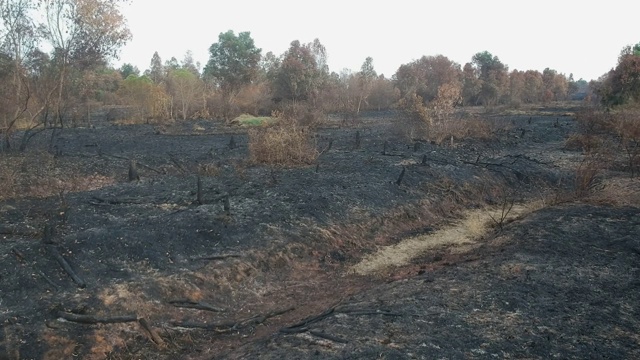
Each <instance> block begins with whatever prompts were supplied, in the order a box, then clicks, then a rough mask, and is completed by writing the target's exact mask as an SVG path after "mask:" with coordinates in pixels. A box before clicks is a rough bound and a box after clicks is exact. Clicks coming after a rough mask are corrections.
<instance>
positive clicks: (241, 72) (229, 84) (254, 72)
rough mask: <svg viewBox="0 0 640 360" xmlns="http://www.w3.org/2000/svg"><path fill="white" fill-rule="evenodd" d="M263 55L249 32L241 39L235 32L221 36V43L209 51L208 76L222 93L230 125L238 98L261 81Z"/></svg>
mask: <svg viewBox="0 0 640 360" xmlns="http://www.w3.org/2000/svg"><path fill="white" fill-rule="evenodd" d="M261 52H262V49H259V48H257V47H256V46H255V44H254V41H253V39H252V38H251V33H250V32H248V31H246V32H241V33H239V34H238V35H237V36H236V34H235V33H234V32H233V31H232V30H229V31H227V32H226V33H220V35H218V42H217V43H214V44H213V45H211V47H210V48H209V61H208V62H207V65H206V66H205V68H204V75H205V77H207V78H210V79H212V80H213V81H214V82H215V84H216V85H217V87H218V89H219V90H220V91H221V92H222V97H223V103H224V109H223V116H224V118H225V120H227V121H228V120H229V117H230V115H231V114H230V110H231V106H232V103H233V98H234V96H235V95H237V94H238V92H239V91H240V90H241V89H242V87H244V86H247V85H249V84H251V82H252V81H254V80H255V79H256V78H257V76H258V73H259V70H260V57H261Z"/></svg>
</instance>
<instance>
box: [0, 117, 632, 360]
mask: <svg viewBox="0 0 640 360" xmlns="http://www.w3.org/2000/svg"><path fill="white" fill-rule="evenodd" d="M529 119H530V117H529V116H509V117H501V118H496V119H493V120H492V121H495V122H496V123H497V124H498V125H497V126H496V128H495V129H496V130H495V133H496V138H495V139H493V140H490V141H480V140H471V139H469V140H465V139H454V144H453V147H451V144H450V143H448V142H447V144H442V145H436V144H432V143H419V144H418V145H416V144H415V142H413V141H411V140H409V139H407V138H406V137H403V136H402V135H401V134H400V132H399V131H397V128H398V126H397V121H398V117H397V114H394V113H382V114H373V115H372V116H369V117H366V118H365V121H363V123H362V124H360V125H359V126H357V127H349V128H340V127H337V126H335V127H329V128H324V129H320V130H319V131H318V134H317V135H316V137H315V141H316V145H317V147H318V149H320V150H325V151H324V152H323V153H322V155H321V156H320V157H319V160H318V162H317V163H314V164H310V165H309V166H306V167H298V168H272V167H267V166H258V165H254V164H252V163H251V162H250V161H249V155H248V146H247V140H248V139H247V136H246V132H245V131H243V130H242V129H239V128H228V127H224V126H222V125H220V124H219V123H216V122H209V121H197V122H186V123H180V124H177V125H168V126H163V127H159V126H151V125H135V126H112V125H109V124H105V123H102V124H98V126H97V127H96V128H91V129H65V130H64V131H63V132H62V133H61V134H60V135H59V136H58V137H57V138H56V141H55V147H54V149H55V150H54V152H55V154H56V155H55V158H54V159H53V160H51V162H53V163H55V166H56V167H57V168H58V169H59V171H67V172H73V173H74V174H81V175H84V176H93V177H94V178H99V179H103V180H104V179H107V180H104V181H105V182H106V183H107V185H106V186H96V187H95V188H96V190H92V191H81V192H68V193H66V194H64V195H63V196H52V197H49V198H45V199H36V198H27V199H21V200H11V201H7V202H5V203H2V204H0V219H1V221H2V223H1V224H0V230H1V232H2V235H1V238H0V239H1V240H0V259H1V262H0V321H2V331H1V332H0V336H1V337H2V338H1V339H0V341H1V343H2V347H1V350H2V351H0V354H2V355H3V356H5V355H6V356H5V357H7V358H9V359H11V358H20V359H30V358H52V359H53V358H71V357H73V356H74V355H75V356H80V357H83V358H96V359H98V358H113V359H119V358H154V359H155V358H171V359H174V358H204V359H207V358H218V357H240V358H260V357H264V358H275V357H285V358H292V357H293V358H300V357H302V358H305V357H314V356H318V357H320V358H323V357H336V358H349V357H351V358H370V357H372V356H373V357H375V356H374V355H375V354H382V355H384V356H385V357H386V358H411V357H412V356H414V357H417V358H431V357H490V356H493V354H497V356H498V357H527V356H528V357H541V358H547V357H553V356H556V357H561V358H563V357H584V355H588V354H596V356H597V357H600V356H602V357H612V358H616V357H629V356H631V355H633V354H635V353H636V351H637V350H636V349H637V347H638V342H637V341H638V340H637V336H636V335H634V334H635V333H637V330H638V329H637V324H636V321H637V319H638V314H637V307H636V304H637V295H636V294H637V285H638V282H637V281H636V280H634V279H635V278H637V276H636V275H637V265H638V258H637V256H639V255H638V254H637V251H639V250H638V246H637V244H635V243H633V241H635V240H634V236H636V235H637V234H638V233H639V232H638V209H637V208H635V207H627V208H612V207H597V206H592V205H580V204H578V205H566V206H557V207H552V208H547V209H543V210H541V211H540V212H537V213H535V214H533V215H531V216H530V217H528V218H526V219H525V220H522V221H518V222H514V223H512V224H509V226H508V227H507V228H505V229H504V231H503V232H502V233H501V234H500V235H499V236H498V237H495V238H491V237H489V238H487V239H486V244H485V245H484V246H483V247H481V248H479V249H476V250H474V252H472V253H469V254H458V255H454V254H450V253H449V252H448V251H445V250H442V254H437V256H434V255H433V254H430V255H425V256H423V258H420V259H419V260H416V263H415V264H413V265H412V266H411V267H409V268H407V269H404V270H403V269H399V270H398V273H399V274H400V273H402V274H403V275H401V276H400V275H398V276H396V277H394V276H390V277H389V278H384V279H381V278H379V277H372V278H367V277H360V276H356V275H352V274H350V273H349V272H348V269H349V267H350V266H352V265H353V264H355V263H356V262H357V261H358V260H359V259H360V258H361V257H362V255H363V254H365V253H370V252H373V251H375V250H376V247H377V246H380V245H385V244H389V243H393V242H395V241H398V240H400V239H402V238H403V237H405V236H408V235H411V234H414V233H417V232H421V231H429V230H431V229H433V228H437V227H441V226H446V222H447V220H448V219H449V220H450V219H452V218H454V217H456V216H457V215H458V214H459V212H460V211H462V210H463V209H464V208H466V207H480V206H485V205H487V204H489V205H492V204H493V205H500V204H501V202H504V201H505V199H506V198H507V197H508V198H509V199H511V198H513V199H515V200H516V201H525V200H531V199H535V198H537V197H542V196H545V194H546V193H547V192H548V191H550V190H551V189H552V188H553V190H554V191H555V190H557V188H558V187H560V188H562V187H564V186H570V185H571V182H572V179H573V177H574V175H573V174H574V170H575V167H576V166H577V164H578V163H579V162H580V160H581V158H582V154H580V153H579V152H572V151H566V150H564V140H565V139H566V137H567V136H568V135H569V134H570V133H571V131H572V128H573V122H572V120H571V118H569V117H561V116H560V113H558V116H555V115H554V116H537V117H536V116H534V117H533V118H531V121H530V120H529ZM357 134H359V135H358V136H359V137H360V139H361V143H360V144H359V146H357V144H356V141H355V139H356V136H357ZM43 135H46V134H45V133H43ZM232 137H233V143H234V146H230V144H231V143H232V142H231V138H232ZM47 140H48V139H46V138H44V137H43V138H42V139H41V143H42V145H41V146H42V147H45V146H46V144H47ZM385 142H387V145H386V146H385V145H384V144H385ZM329 144H331V146H330V148H329ZM34 145H35V146H33V151H38V148H39V143H38V140H37V139H36V142H35V144H34ZM131 160H135V162H136V163H137V169H138V172H139V175H140V180H139V181H134V182H127V181H126V180H127V170H128V167H129V164H130V162H131ZM423 160H424V163H423ZM403 169H404V172H405V174H404V176H403V177H402V180H401V181H400V184H398V180H399V176H400V174H401V172H403ZM28 170H29V169H26V170H25V171H28ZM198 176H199V177H200V181H201V187H202V200H203V201H202V203H198V201H197V194H196V189H197V178H198ZM425 201H426V202H427V203H428V204H432V205H433V208H434V209H435V210H433V209H432V210H433V211H432V212H425V213H417V214H412V213H411V211H413V210H415V209H423V210H424V206H422V205H421V204H424V203H425ZM225 203H226V204H225ZM227 204H228V207H227ZM416 211H419V210H416ZM404 213H406V222H407V223H408V224H409V225H407V226H406V227H403V226H400V225H401V224H400V223H401V220H402V216H405V215H403V214H404ZM398 214H400V215H398ZM427 215H429V216H427ZM421 219H424V221H421ZM616 219H618V220H616ZM620 219H622V220H624V221H622V220H620ZM614 220H615V221H614ZM372 224H373V225H375V226H372ZM45 226H46V227H47V229H51V232H50V235H47V236H44V235H45V234H44V233H49V230H47V231H45V230H44V229H45ZM545 234H546V235H545ZM43 238H46V240H47V241H46V242H49V243H45V241H43ZM615 239H618V240H615ZM625 239H626V240H625ZM625 249H626V250H625ZM634 249H635V250H634ZM55 253H58V254H60V255H61V256H62V258H64V259H66V261H68V263H69V264H70V266H71V268H72V270H74V272H75V273H76V274H77V276H78V277H79V280H80V283H78V282H77V281H76V282H74V280H73V279H71V278H70V276H69V275H68V274H67V273H66V272H65V271H64V270H63V269H62V267H61V265H60V264H59V262H58V261H57V260H56V259H57V257H56V255H55ZM58 258H59V257H58ZM416 266H421V267H422V269H420V268H417V270H416V271H413V268H414V267H416ZM407 274H408V275H407ZM390 279H395V280H396V281H392V282H389V283H387V282H388V281H389V280H390ZM397 279H402V280H397ZM337 302H340V304H339V305H338V307H336V308H335V309H334V311H333V312H332V313H331V314H329V315H328V316H326V317H324V318H322V319H319V320H320V321H318V322H315V323H313V325H312V326H308V329H306V330H305V331H299V332H296V331H293V334H292V333H291V331H290V332H289V333H286V334H285V333H283V332H280V330H281V329H286V328H287V327H291V326H292V325H295V324H296V323H299V322H300V321H302V320H303V319H304V318H307V317H310V316H317V315H318V314H321V313H322V312H323V311H325V310H326V309H332V306H334V305H335V304H336V303H337ZM176 304H187V305H194V304H196V305H200V306H201V307H202V306H204V307H207V306H208V310H216V311H206V310H205V311H203V310H202V309H200V310H198V309H192V308H184V307H176V306H175V305H176ZM358 309H360V310H358ZM372 311H382V313H381V314H371V312H372ZM280 312H282V313H280ZM65 314H72V315H73V314H76V315H78V314H79V315H87V316H93V317H94V320H95V317H102V318H112V317H115V316H123V315H127V316H129V315H131V316H132V317H133V318H134V319H137V318H145V319H147V320H148V322H149V323H150V324H151V327H152V330H153V329H155V330H154V331H155V332H156V334H157V335H159V336H160V338H161V340H162V342H161V343H160V344H158V343H157V341H156V342H154V339H153V335H152V334H150V333H149V332H148V331H146V330H145V329H144V327H142V326H141V325H140V324H139V323H138V322H127V323H115V324H78V323H75V322H70V321H65V320H62V317H64V316H65ZM256 315H257V317H256ZM98 320H100V319H98ZM103 320H104V319H103ZM198 327H208V329H205V330H202V329H197V328H198ZM194 328H196V329H194ZM634 329H635V332H634ZM294 330H300V329H296V328H295V327H294ZM314 333H315V335H314ZM318 334H319V335H318ZM322 335H327V336H325V337H324V338H323V337H322ZM156 340H157V339H156ZM376 356H377V355H376ZM0 357H1V356H0ZM631 357H633V356H631Z"/></svg>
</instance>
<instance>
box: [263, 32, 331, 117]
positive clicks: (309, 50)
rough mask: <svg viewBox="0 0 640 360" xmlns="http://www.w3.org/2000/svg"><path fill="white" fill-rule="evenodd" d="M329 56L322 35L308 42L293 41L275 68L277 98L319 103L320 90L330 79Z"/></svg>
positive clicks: (314, 105)
mask: <svg viewBox="0 0 640 360" xmlns="http://www.w3.org/2000/svg"><path fill="white" fill-rule="evenodd" d="M326 59H327V53H326V49H325V47H324V46H323V45H322V44H321V43H320V41H319V40H318V39H315V40H314V41H313V42H312V43H308V44H301V43H300V41H298V40H294V41H292V42H291V44H290V46H289V49H288V50H287V51H286V52H285V53H284V54H283V55H282V56H281V60H280V62H279V66H278V68H277V69H276V70H275V71H274V72H275V76H274V77H273V87H274V93H275V95H276V98H277V99H283V100H290V101H293V102H299V101H307V102H308V103H309V104H310V105H311V106H312V107H318V106H319V105H320V104H318V100H319V99H320V97H321V96H320V94H321V92H322V90H323V89H324V88H325V87H326V86H328V84H329V81H330V76H329V70H328V66H327V63H326V61H327V60H326Z"/></svg>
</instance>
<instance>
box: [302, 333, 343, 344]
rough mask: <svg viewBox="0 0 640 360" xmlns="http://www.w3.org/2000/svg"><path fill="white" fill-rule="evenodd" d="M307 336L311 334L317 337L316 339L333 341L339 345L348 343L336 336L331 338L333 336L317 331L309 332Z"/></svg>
mask: <svg viewBox="0 0 640 360" xmlns="http://www.w3.org/2000/svg"><path fill="white" fill-rule="evenodd" d="M309 334H311V335H313V336H317V337H319V338H322V339H326V340H330V341H333V342H336V343H340V344H347V343H348V342H349V341H347V340H345V339H342V338H339V337H337V336H333V335H330V334H327V333H323V332H321V331H318V330H310V331H309Z"/></svg>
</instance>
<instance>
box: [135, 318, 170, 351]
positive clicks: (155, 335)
mask: <svg viewBox="0 0 640 360" xmlns="http://www.w3.org/2000/svg"><path fill="white" fill-rule="evenodd" d="M138 323H139V324H140V326H142V328H143V329H144V330H145V331H146V332H147V333H148V334H149V336H150V337H151V340H152V341H153V342H154V343H155V344H156V345H158V346H164V341H163V340H162V338H161V337H160V335H158V332H156V331H155V330H154V329H153V328H152V327H151V326H150V325H149V323H148V322H147V320H146V319H145V318H140V319H138Z"/></svg>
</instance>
